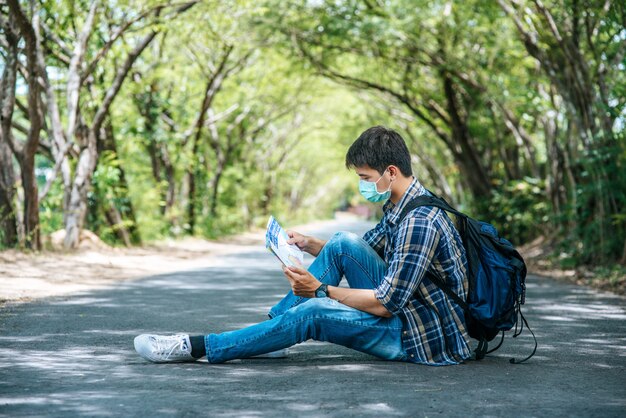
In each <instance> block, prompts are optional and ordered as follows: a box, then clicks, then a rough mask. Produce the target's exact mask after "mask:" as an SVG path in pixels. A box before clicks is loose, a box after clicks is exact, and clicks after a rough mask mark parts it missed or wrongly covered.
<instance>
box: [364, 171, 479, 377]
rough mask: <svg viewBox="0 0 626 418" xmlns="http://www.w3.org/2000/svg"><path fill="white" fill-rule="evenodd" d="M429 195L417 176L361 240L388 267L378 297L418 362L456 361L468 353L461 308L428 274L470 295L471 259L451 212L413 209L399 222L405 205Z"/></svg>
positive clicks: (411, 355)
mask: <svg viewBox="0 0 626 418" xmlns="http://www.w3.org/2000/svg"><path fill="white" fill-rule="evenodd" d="M424 194H428V192H427V191H426V189H425V188H424V187H423V186H422V185H421V184H420V183H419V182H418V181H417V180H416V179H414V180H413V182H412V183H411V185H410V186H409V188H408V189H407V191H406V192H405V193H404V196H402V198H401V199H400V201H399V202H398V204H397V205H394V204H393V202H391V200H389V201H388V202H387V203H385V205H384V206H383V212H384V215H383V218H382V220H381V221H380V223H379V224H378V225H376V227H374V229H372V230H371V231H369V232H367V233H366V234H365V236H364V237H363V239H364V240H365V241H367V243H368V244H369V245H370V246H371V247H372V248H374V249H375V250H376V251H377V252H378V253H379V254H381V255H382V256H383V258H384V260H385V262H386V263H387V265H388V269H387V272H386V274H385V278H384V280H383V282H382V284H381V285H380V286H379V287H378V288H377V289H376V290H375V293H376V297H377V298H378V300H379V301H380V302H381V303H382V304H383V305H384V306H385V307H386V308H387V310H389V312H391V313H392V314H394V315H399V316H400V317H401V318H402V321H403V324H404V327H403V331H402V343H403V346H404V349H405V350H406V351H407V353H408V355H409V360H410V361H412V362H415V363H423V364H430V365H447V364H458V363H460V362H462V361H463V360H465V359H467V358H469V357H470V355H471V352H470V348H469V336H468V334H467V330H466V327H465V318H464V315H463V309H462V308H461V307H460V306H458V304H456V303H455V302H454V301H453V300H451V299H449V298H448V297H447V296H446V294H445V293H444V292H443V291H442V290H441V289H440V288H439V287H437V286H436V285H435V284H434V283H432V281H431V280H430V279H429V278H428V275H426V273H427V272H428V273H429V274H433V275H436V276H438V277H439V278H440V279H442V280H443V281H444V282H446V283H448V284H449V285H450V286H451V288H452V290H453V291H454V292H455V293H456V294H458V295H459V296H461V298H462V299H464V300H465V299H466V292H467V278H466V269H467V259H466V257H465V249H464V247H463V243H462V241H461V238H460V236H459V234H458V232H457V231H456V229H455V228H454V225H453V224H452V221H451V220H450V218H449V217H448V215H447V214H446V213H445V212H444V211H442V210H441V209H438V208H434V207H432V206H421V207H418V208H416V209H413V210H412V211H410V212H409V214H408V215H407V216H406V217H405V218H404V220H402V221H400V222H399V223H398V221H399V219H398V217H399V215H400V213H401V212H402V208H403V207H404V206H405V205H406V203H408V202H409V201H410V200H411V199H413V198H414V197H417V196H420V195H424Z"/></svg>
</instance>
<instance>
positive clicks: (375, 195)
mask: <svg viewBox="0 0 626 418" xmlns="http://www.w3.org/2000/svg"><path fill="white" fill-rule="evenodd" d="M386 171H387V170H385V171H384V172H383V175H382V176H380V178H379V179H378V180H376V181H366V180H359V191H360V192H361V195H363V197H364V198H366V199H367V200H369V201H370V202H381V201H383V200H387V199H389V198H390V197H391V183H389V188H388V189H387V190H386V191H384V192H382V193H381V192H379V191H378V188H377V187H376V185H377V184H378V182H379V181H380V179H382V178H383V176H384V175H385V172H386Z"/></svg>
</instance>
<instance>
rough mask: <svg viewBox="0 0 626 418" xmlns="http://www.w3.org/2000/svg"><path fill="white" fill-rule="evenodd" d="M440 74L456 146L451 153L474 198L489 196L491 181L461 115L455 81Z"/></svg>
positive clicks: (464, 118)
mask: <svg viewBox="0 0 626 418" xmlns="http://www.w3.org/2000/svg"><path fill="white" fill-rule="evenodd" d="M440 74H441V79H442V82H443V91H444V94H445V96H446V107H447V110H448V114H449V115H450V121H449V123H450V128H451V132H452V135H451V136H452V142H453V144H454V145H455V149H454V150H451V151H453V155H454V157H455V160H456V162H457V164H458V165H459V169H460V170H461V173H462V174H463V177H464V179H465V181H466V182H467V185H468V186H469V188H470V190H471V191H472V194H473V195H474V197H475V198H477V199H478V198H482V197H485V196H488V195H489V193H490V192H491V180H490V178H489V175H488V174H487V171H486V170H485V168H484V167H483V163H482V162H481V161H480V158H479V157H478V151H477V150H476V147H475V146H474V144H473V142H472V139H471V137H470V133H469V128H468V126H467V121H466V117H465V116H464V115H462V114H461V108H460V106H461V104H460V103H459V101H458V99H457V92H456V90H455V86H454V81H453V80H452V77H451V76H450V75H449V74H447V73H445V72H443V71H442V72H441V73H440Z"/></svg>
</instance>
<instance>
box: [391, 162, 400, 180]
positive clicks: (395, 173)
mask: <svg viewBox="0 0 626 418" xmlns="http://www.w3.org/2000/svg"><path fill="white" fill-rule="evenodd" d="M388 170H389V175H390V176H391V177H394V178H395V177H398V173H399V171H400V170H398V167H396V166H395V165H390V166H389V168H388Z"/></svg>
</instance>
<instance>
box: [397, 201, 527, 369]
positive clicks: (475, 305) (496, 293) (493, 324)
mask: <svg viewBox="0 0 626 418" xmlns="http://www.w3.org/2000/svg"><path fill="white" fill-rule="evenodd" d="M429 193H430V191H429ZM431 194H432V193H431ZM420 206H434V207H438V208H440V209H443V210H445V211H446V212H450V213H453V214H454V215H456V216H457V219H458V222H457V229H458V231H459V235H460V236H461V238H462V240H463V246H464V247H465V251H466V254H467V264H468V284H469V286H468V293H467V301H464V300H463V299H461V297H459V295H457V294H456V293H454V292H453V291H452V289H451V288H450V286H449V285H448V284H446V283H444V282H443V281H442V280H441V279H440V278H439V277H437V276H435V275H433V274H428V276H427V277H428V278H429V279H430V280H431V281H432V282H433V283H434V284H435V285H437V286H438V287H439V288H440V289H441V290H443V291H444V292H445V293H446V294H447V295H448V296H449V297H450V298H452V299H453V300H454V301H455V302H456V303H458V304H459V306H461V307H462V308H463V310H464V312H465V322H466V325H467V330H468V333H469V335H470V337H472V338H474V339H476V340H478V347H477V348H476V350H475V354H476V360H480V359H482V358H484V357H485V355H486V354H489V353H491V352H493V351H495V350H497V349H498V348H500V346H501V345H502V342H503V341H504V332H505V331H510V330H511V329H513V327H515V332H514V333H513V337H517V336H519V335H520V334H521V333H522V330H523V329H524V325H526V328H528V330H529V331H530V333H531V334H532V336H533V339H534V341H535V348H534V350H533V352H532V353H531V354H530V355H529V356H528V357H526V358H525V359H523V360H520V361H518V360H516V359H514V358H512V359H511V360H510V362H511V363H513V364H519V363H523V362H525V361H526V360H528V359H530V358H531V357H532V356H533V355H534V354H535V352H536V351H537V339H536V338H535V334H534V333H533V332H532V330H531V329H530V327H529V326H528V322H527V321H526V318H524V315H522V311H521V305H523V304H524V302H525V301H526V264H525V263H524V259H523V258H522V256H521V255H520V253H519V252H518V251H517V250H516V249H515V247H513V245H512V244H511V243H510V242H509V241H507V240H506V239H504V238H502V237H500V236H498V232H497V231H496V228H495V227H494V226H493V225H491V224H488V223H486V222H481V221H477V220H475V219H472V218H470V217H469V216H467V215H465V214H464V213H462V212H459V211H457V210H456V209H454V208H453V207H452V206H450V205H449V204H448V202H446V201H445V200H444V199H442V198H440V197H437V196H435V195H432V196H419V197H416V198H414V199H413V200H411V201H409V202H408V203H407V205H406V206H405V207H404V209H403V210H402V212H401V213H400V217H399V221H398V223H399V222H400V221H401V220H402V219H404V217H405V216H406V215H407V214H408V213H409V212H410V211H412V210H413V209H415V208H417V207H420ZM500 332H501V333H502V338H501V340H500V343H499V344H498V345H497V346H496V347H495V348H493V349H492V350H489V349H488V342H489V341H491V340H493V339H494V338H495V337H496V336H497V335H498V334H499V333H500Z"/></svg>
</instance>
